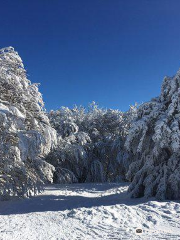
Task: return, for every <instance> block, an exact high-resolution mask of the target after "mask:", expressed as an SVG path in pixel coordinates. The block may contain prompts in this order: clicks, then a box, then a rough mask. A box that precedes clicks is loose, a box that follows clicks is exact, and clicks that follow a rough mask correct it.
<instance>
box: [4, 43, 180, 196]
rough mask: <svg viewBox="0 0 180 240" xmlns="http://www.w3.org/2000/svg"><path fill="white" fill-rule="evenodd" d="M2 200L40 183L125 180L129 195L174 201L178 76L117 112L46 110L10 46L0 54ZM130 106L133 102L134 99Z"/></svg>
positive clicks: (179, 180)
mask: <svg viewBox="0 0 180 240" xmlns="http://www.w3.org/2000/svg"><path fill="white" fill-rule="evenodd" d="M0 93H1V94H0V200H7V199H9V198H11V197H14V196H18V197H29V196H33V195H35V194H37V193H38V192H40V191H41V190H43V185H44V184H46V183H55V184H56V183H59V184H61V183H72V184H73V183H91V182H93V183H98V182H130V185H129V188H128V192H129V194H130V196H131V197H134V198H137V197H143V196H145V197H156V198H157V199H159V200H163V199H180V71H178V72H177V73H176V74H175V76H173V77H165V78H164V79H163V82H162V87H161V93H160V96H158V97H155V98H152V99H151V100H150V101H149V102H146V103H143V104H141V105H138V104H134V105H132V106H130V107H129V110H128V111H126V112H122V111H119V110H114V109H104V108H100V107H99V106H98V104H96V102H94V101H93V102H92V103H91V104H89V107H88V108H84V107H83V106H79V107H77V106H74V108H72V109H69V108H68V107H60V108H59V110H56V111H54V110H51V111H50V112H47V111H46V110H45V106H44V102H43V99H42V95H41V93H40V92H39V89H38V84H36V83H31V81H30V80H29V79H28V77H27V72H26V70H25V68H24V65H23V62H22V59H21V57H20V56H19V55H18V53H17V52H16V51H15V50H14V48H13V47H8V48H3V49H1V50H0ZM135 100H136V99H135Z"/></svg>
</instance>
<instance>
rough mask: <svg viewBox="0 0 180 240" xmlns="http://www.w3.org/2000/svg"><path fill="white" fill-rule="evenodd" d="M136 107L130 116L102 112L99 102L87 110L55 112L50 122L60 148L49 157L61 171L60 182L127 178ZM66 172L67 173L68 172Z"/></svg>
mask: <svg viewBox="0 0 180 240" xmlns="http://www.w3.org/2000/svg"><path fill="white" fill-rule="evenodd" d="M135 114H136V107H131V108H130V110H129V111H128V112H126V113H122V112H121V111H118V110H112V109H108V110H106V109H101V108H99V107H98V106H97V105H96V104H95V102H93V103H92V104H90V106H89V108H88V109H87V110H86V109H85V108H83V107H80V108H77V107H75V108H73V109H69V108H65V107H62V108H61V109H60V110H57V111H51V112H50V113H49V119H50V122H51V125H52V127H53V128H55V129H56V130H57V133H58V144H57V147H56V149H54V150H53V151H52V152H51V153H50V154H49V155H48V157H47V161H48V162H50V163H52V164H53V165H54V166H55V167H56V169H57V171H56V173H55V181H56V182H59V183H60V182H64V179H68V182H77V181H78V182H85V181H86V182H104V181H119V180H120V179H122V178H123V177H124V175H125V172H126V171H127V166H126V167H125V166H124V163H125V162H126V158H127V154H126V152H125V148H124V142H125V138H126V136H127V134H128V129H129V127H130V122H131V121H132V118H134V115H135ZM65 169H66V170H67V171H65Z"/></svg>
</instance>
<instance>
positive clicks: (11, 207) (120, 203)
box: [0, 183, 180, 240]
mask: <svg viewBox="0 0 180 240" xmlns="http://www.w3.org/2000/svg"><path fill="white" fill-rule="evenodd" d="M127 187H128V184H127V183H121V184H120V183H118V184H117V183H110V184H107V183H106V184H71V185H67V184H66V185H48V186H46V188H45V191H44V192H43V193H42V194H40V195H38V196H36V197H33V198H31V199H22V200H16V201H8V202H0V239H1V240H6V239H7V240H9V239H11V240H12V239H13V240H16V239H18V240H21V239H23V240H25V239H30V240H35V239H38V240H41V239H42V240H55V239H58V240H59V239H62V240H68V239H71V240H72V239H83V240H84V239H86V240H88V239H148V240H150V239H180V201H163V202H158V201H155V200H154V199H150V200H147V199H145V198H141V199H129V197H128V195H127ZM136 228H142V229H143V233H142V234H141V235H136V233H135V229H136Z"/></svg>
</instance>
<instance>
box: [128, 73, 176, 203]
mask: <svg viewBox="0 0 180 240" xmlns="http://www.w3.org/2000/svg"><path fill="white" fill-rule="evenodd" d="M126 147H127V149H128V151H129V154H130V157H129V159H131V160H132V163H131V165H130V167H129V171H128V173H127V178H128V179H129V180H130V181H132V183H131V185H130V187H129V192H130V193H131V195H132V196H133V197H141V196H147V197H151V196H155V197H157V198H158V199H180V71H178V72H177V74H176V75H175V76H174V77H173V78H170V77H165V78H164V81H163V84H162V89H161V94H160V96H159V97H157V98H155V99H152V100H151V101H150V102H147V103H144V104H142V105H141V106H140V107H139V109H138V112H137V119H136V121H135V122H134V123H133V125H132V128H131V129H130V132H129V135H128V137H127V140H126Z"/></svg>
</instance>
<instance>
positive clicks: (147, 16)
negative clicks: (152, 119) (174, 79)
mask: <svg viewBox="0 0 180 240" xmlns="http://www.w3.org/2000/svg"><path fill="white" fill-rule="evenodd" d="M0 5H1V14H0V27H1V31H0V47H6V46H13V47H14V48H15V49H16V50H17V51H18V52H19V54H20V55H21V57H22V58H23V61H24V64H25V66H26V68H27V69H28V73H29V75H30V76H29V78H30V80H31V81H32V82H39V83H41V86H40V91H41V92H42V93H43V98H44V101H45V104H46V108H47V110H50V109H57V108H58V107H60V106H62V105H63V106H69V107H72V106H73V104H77V105H80V104H82V105H87V104H88V103H90V102H92V101H93V100H94V101H96V102H98V103H99V104H100V106H102V107H107V108H115V109H120V110H123V111H124V110H127V109H128V107H129V105H130V104H133V103H134V102H138V103H141V102H144V101H148V100H150V99H151V97H155V96H157V95H158V94H159V92H160V87H161V82H162V79H163V77H164V76H165V75H170V76H171V75H173V74H175V73H176V71H177V70H178V68H179V67H180V1H179V0H25V1H23V0H16V1H12V0H1V3H0Z"/></svg>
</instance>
